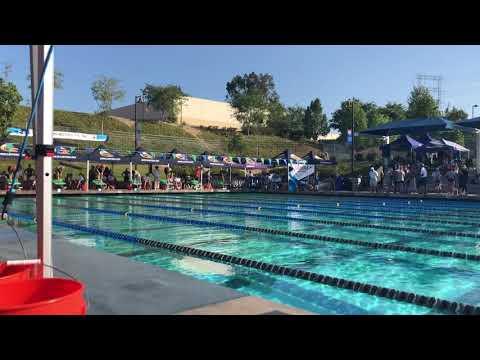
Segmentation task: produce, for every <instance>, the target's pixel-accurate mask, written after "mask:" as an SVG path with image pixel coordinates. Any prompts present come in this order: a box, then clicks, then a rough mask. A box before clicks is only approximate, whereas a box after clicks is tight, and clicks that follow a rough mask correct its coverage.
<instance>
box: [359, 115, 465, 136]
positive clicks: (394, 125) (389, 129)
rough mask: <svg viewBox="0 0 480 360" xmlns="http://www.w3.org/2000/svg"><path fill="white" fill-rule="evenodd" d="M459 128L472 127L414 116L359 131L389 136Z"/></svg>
mask: <svg viewBox="0 0 480 360" xmlns="http://www.w3.org/2000/svg"><path fill="white" fill-rule="evenodd" d="M448 130H461V131H465V132H472V129H470V128H468V127H464V126H460V125H458V124H456V123H454V122H453V121H450V120H448V119H445V118H442V117H432V118H416V119H405V120H396V121H392V122H389V123H386V124H382V125H379V126H376V127H373V128H370V129H366V130H363V131H360V134H361V135H376V136H390V135H407V134H415V133H416V134H419V133H428V132H431V131H448Z"/></svg>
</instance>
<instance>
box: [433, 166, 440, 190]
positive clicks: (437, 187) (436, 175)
mask: <svg viewBox="0 0 480 360" xmlns="http://www.w3.org/2000/svg"><path fill="white" fill-rule="evenodd" d="M432 179H433V186H434V189H435V191H437V192H441V191H442V174H441V173H440V168H438V167H437V168H435V170H434V171H433V173H432Z"/></svg>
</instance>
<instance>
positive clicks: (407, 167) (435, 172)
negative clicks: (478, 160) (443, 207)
mask: <svg viewBox="0 0 480 360" xmlns="http://www.w3.org/2000/svg"><path fill="white" fill-rule="evenodd" d="M359 184H361V177H359V181H358V182H357V185H359ZM468 184H469V170H468V168H467V166H466V165H465V164H464V163H462V162H460V161H457V162H453V161H452V162H450V163H446V164H443V165H442V166H437V167H434V168H433V169H427V166H426V165H425V164H423V163H420V162H415V163H411V164H403V165H402V164H395V165H394V166H393V167H389V168H388V169H386V170H385V171H384V169H383V167H382V166H379V167H377V168H375V167H373V166H372V167H370V170H369V172H368V187H369V190H370V191H371V192H384V193H394V194H397V193H401V194H415V193H419V194H426V193H427V192H429V190H430V191H433V192H437V193H442V192H445V193H447V194H449V195H466V194H468Z"/></svg>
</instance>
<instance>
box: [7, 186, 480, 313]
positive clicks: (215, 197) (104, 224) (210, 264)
mask: <svg viewBox="0 0 480 360" xmlns="http://www.w3.org/2000/svg"><path fill="white" fill-rule="evenodd" d="M53 203H54V209H53V217H54V219H55V220H58V221H62V222H65V223H69V224H77V225H81V226H85V227H88V228H99V229H106V230H109V231H115V232H119V233H123V234H128V235H132V236H137V237H142V238H147V239H151V240H156V241H162V242H168V243H174V244H178V245H184V246H189V247H193V248H196V249H202V250H208V251H212V252H218V253H221V254H227V255H232V256H237V257H242V258H247V259H252V260H257V261H262V262H266V263H271V264H276V265H281V266H288V267H291V268H294V269H300V270H304V271H310V272H315V273H319V274H323V275H328V276H332V277H339V278H343V279H346V280H351V281H358V282H362V283H368V284H371V285H376V286H382V287H388V288H393V289H397V290H401V291H405V292H413V293H416V294H421V295H425V296H432V297H436V298H441V299H444V300H449V301H455V302H461V303H464V304H469V305H474V306H479V305H480V281H479V280H478V279H480V277H479V275H480V261H474V260H464V259H457V258H451V257H440V256H433V255H425V254H417V253H411V252H405V251H397V250H391V249H374V248H369V247H364V246H359V245H352V244H343V243H332V242H325V241H321V240H318V239H310V238H308V237H307V238H298V237H293V236H288V235H280V234H271V233H260V232H255V231H244V230H235V229H225V228H218V227H215V226H200V225H192V224H184V223H178V224H177V223H166V222H163V221H160V220H159V219H145V218H138V217H131V216H125V215H124V214H125V213H130V214H140V215H142V214H147V215H157V216H161V217H169V218H174V219H179V220H185V219H194V220H203V221H208V222H211V223H220V224H235V225H244V226H249V227H257V228H267V229H275V230H284V231H293V232H297V233H305V234H309V235H324V236H329V237H334V238H340V239H352V240H360V241H367V242H376V243H385V244H386V243H388V244H397V245H404V246H412V247H416V248H424V249H436V250H442V251H443V250H445V251H453V252H460V253H466V254H473V255H480V224H477V222H478V221H476V217H477V216H478V215H480V206H477V203H475V202H467V201H442V200H423V201H420V200H406V199H405V200H404V199H388V198H348V197H324V196H304V195H267V194H228V193H227V194H225V193H223V194H220V193H210V194H180V195H178V194H177V195H175V194H162V195H153V194H152V195H115V196H81V197H54V199H53ZM34 208H35V203H34V200H32V199H26V198H19V199H17V200H15V203H14V205H13V206H12V211H14V212H18V213H28V214H33V212H34ZM89 209H90V210H89ZM92 209H94V210H100V211H99V212H97V211H95V212H92V211H91V210H92ZM110 210H114V211H118V212H120V213H119V214H111V213H108V212H102V211H110ZM325 220H329V221H332V220H333V221H335V222H337V223H335V224H327V223H325ZM322 221H324V222H323V223H322ZM352 224H355V225H356V226H355V227H354V226H352ZM368 225H376V226H377V228H371V227H368ZM25 226H26V227H27V228H30V229H32V230H34V226H35V225H34V224H27V225H25ZM392 228H394V229H392ZM420 230H421V231H423V230H426V231H427V232H421V231H420ZM432 230H434V231H436V233H428V231H432ZM419 231H420V232H419ZM55 233H56V234H58V235H61V236H64V237H65V238H67V239H69V240H70V241H71V242H73V243H76V244H79V245H83V246H89V247H93V248H96V249H99V250H101V251H107V252H111V253H114V254H118V255H120V256H126V257H129V258H132V259H134V260H136V261H141V262H144V263H148V264H152V265H155V266H160V267H162V268H164V269H168V270H173V271H177V272H180V273H183V274H187V275H191V276H193V277H195V278H198V279H201V280H205V281H208V282H212V283H216V284H220V285H223V286H227V287H230V288H233V289H237V290H238V291H241V292H244V293H246V294H250V295H256V296H260V297H263V298H265V299H268V300H271V301H276V302H279V303H283V304H286V305H290V306H295V307H298V308H302V309H305V310H307V311H311V312H314V313H318V314H439V313H438V312H437V311H436V310H432V309H430V308H427V307H423V306H417V305H413V304H408V303H403V302H399V301H395V300H390V299H386V298H381V297H377V296H373V295H368V294H363V293H358V292H354V291H351V290H347V289H339V288H335V287H331V286H327V285H323V284H319V283H314V282H310V281H307V280H301V279H295V278H291V277H287V276H281V275H274V274H271V273H267V272H264V271H260V270H256V269H250V268H247V267H243V266H237V265H228V264H224V263H219V262H215V261H210V260H204V259H199V258H195V257H191V256H184V255H181V254H178V253H173V252H169V251H167V250H162V249H152V248H147V247H143V246H141V245H138V244H132V243H128V242H123V241H121V240H116V239H110V238H106V237H103V236H99V235H92V234H89V233H85V232H82V231H78V230H71V229H66V228H63V227H56V228H55Z"/></svg>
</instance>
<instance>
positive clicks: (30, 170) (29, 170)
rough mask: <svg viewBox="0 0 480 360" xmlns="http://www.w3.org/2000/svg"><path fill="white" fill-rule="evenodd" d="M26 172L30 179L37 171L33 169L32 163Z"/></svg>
mask: <svg viewBox="0 0 480 360" xmlns="http://www.w3.org/2000/svg"><path fill="white" fill-rule="evenodd" d="M24 173H25V176H26V177H27V179H30V178H31V177H32V176H33V175H34V174H35V171H34V170H33V169H32V164H28V166H27V168H26V169H25V171H24Z"/></svg>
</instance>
